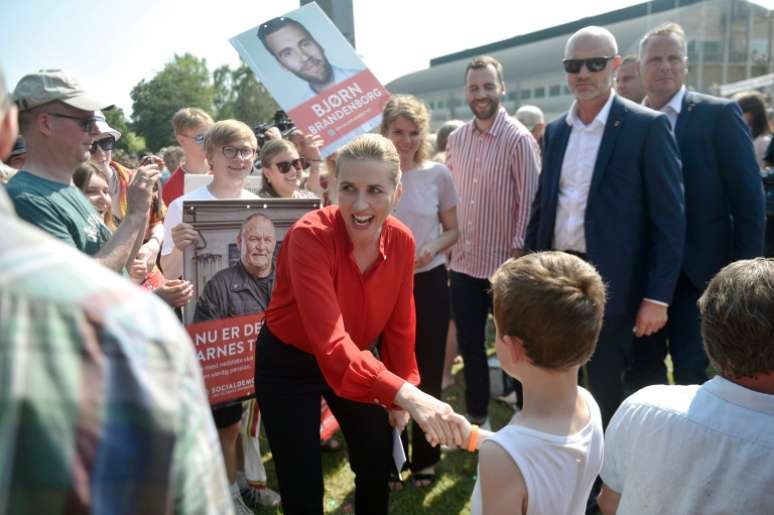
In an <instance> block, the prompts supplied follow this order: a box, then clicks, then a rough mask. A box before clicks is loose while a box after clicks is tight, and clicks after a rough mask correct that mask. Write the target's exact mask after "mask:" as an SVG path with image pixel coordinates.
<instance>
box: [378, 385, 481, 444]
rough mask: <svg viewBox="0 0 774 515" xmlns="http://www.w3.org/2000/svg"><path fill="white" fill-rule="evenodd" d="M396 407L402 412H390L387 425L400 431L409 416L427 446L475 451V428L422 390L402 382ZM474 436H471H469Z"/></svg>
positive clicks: (396, 398)
mask: <svg viewBox="0 0 774 515" xmlns="http://www.w3.org/2000/svg"><path fill="white" fill-rule="evenodd" d="M394 403H395V404H397V405H398V406H400V407H401V408H403V409H402V410H391V411H390V412H389V417H390V425H391V426H392V427H394V428H396V429H398V430H399V431H401V430H403V428H404V427H406V424H408V421H409V417H411V418H413V419H414V421H415V422H416V423H417V424H419V427H421V428H422V431H424V432H425V437H426V438H427V441H428V442H430V445H432V446H434V447H435V446H436V445H449V446H452V445H453V446H456V447H461V448H463V449H465V448H467V449H468V450H469V451H474V450H476V447H477V443H478V442H477V441H475V440H477V436H478V431H477V428H474V427H473V426H471V424H470V422H468V420H467V419H466V418H465V417H463V416H462V415H459V414H457V413H455V412H454V410H453V409H452V407H451V406H449V405H448V404H446V403H445V402H442V401H440V400H438V399H436V398H435V397H433V396H431V395H428V394H426V393H424V392H423V391H421V390H420V389H419V388H417V387H416V386H414V385H412V384H410V383H404V384H403V386H401V388H400V390H398V393H397V395H396V396H395V401H394ZM471 433H473V434H471Z"/></svg>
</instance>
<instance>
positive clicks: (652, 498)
mask: <svg viewBox="0 0 774 515" xmlns="http://www.w3.org/2000/svg"><path fill="white" fill-rule="evenodd" d="M772 428H774V395H768V394H765V393H760V392H756V391H753V390H749V389H747V388H744V387H743V386H740V385H738V384H735V383H732V382H731V381H728V380H727V379H724V378H723V377H720V376H716V377H714V378H713V379H711V380H709V381H707V382H706V383H704V384H703V385H701V386H697V385H692V386H666V385H656V386H649V387H647V388H644V389H642V390H640V391H638V392H637V393H635V394H634V395H632V396H631V397H629V398H628V399H626V400H625V401H624V402H623V404H621V406H620V407H619V408H618V411H616V413H615V415H614V416H613V418H612V420H611V421H610V424H609V425H608V427H607V432H606V433H605V462H604V466H603V467H602V474H601V476H602V480H603V481H604V482H605V484H606V485H607V486H608V487H609V488H611V489H612V490H614V491H615V492H618V493H620V494H621V499H620V502H619V504H618V511H617V512H616V513H618V514H619V515H627V514H637V515H649V514H653V515H657V514H658V515H661V514H663V513H668V514H670V515H695V514H702V515H716V514H730V513H755V514H764V513H766V514H770V513H774V467H773V466H772V463H773V462H774V430H772Z"/></svg>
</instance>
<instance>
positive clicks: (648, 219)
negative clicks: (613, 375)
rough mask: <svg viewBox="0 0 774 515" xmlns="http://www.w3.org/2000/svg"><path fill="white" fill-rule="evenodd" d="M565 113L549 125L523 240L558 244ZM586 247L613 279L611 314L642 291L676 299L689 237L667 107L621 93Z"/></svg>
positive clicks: (543, 246) (598, 168)
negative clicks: (639, 101) (651, 105)
mask: <svg viewBox="0 0 774 515" xmlns="http://www.w3.org/2000/svg"><path fill="white" fill-rule="evenodd" d="M566 117H567V115H566V114H565V115H562V116H560V117H559V119H557V120H554V121H553V122H551V123H550V124H549V125H548V127H547V128H546V132H545V142H546V148H545V154H544V156H543V172H542V173H541V176H540V183H539V186H538V192H537V194H536V196H535V201H534V203H533V206H532V215H531V218H530V223H529V226H528V228H527V237H526V243H525V248H527V249H529V250H536V251H537V250H547V249H551V248H553V238H554V225H555V221H556V208H557V200H558V194H559V178H560V175H561V171H562V162H563V161H564V160H565V159H572V157H573V156H567V155H565V150H566V148H567V141H568V139H569V136H570V131H571V130H572V128H571V127H570V126H569V125H568V124H567V122H566ZM584 229H585V237H586V252H587V255H588V259H589V261H590V262H591V263H592V264H593V265H595V266H596V267H597V270H598V271H599V273H600V274H601V275H602V278H603V279H604V280H605V282H606V283H607V285H608V303H607V307H606V309H605V316H620V315H627V316H631V315H633V314H634V313H635V312H636V309H637V307H638V306H639V304H640V302H641V301H642V299H643V298H650V299H654V300H659V301H663V302H666V303H670V302H671V300H672V294H673V293H674V288H675V284H676V282H677V278H678V276H679V273H680V267H681V264H682V257H683V246H684V240H685V216H684V212H683V192H682V174H681V169H680V158H679V154H678V150H677V145H676V143H675V140H674V138H673V136H672V132H671V130H670V125H669V120H668V119H667V117H666V115H663V114H660V113H657V112H655V111H652V110H650V109H647V108H645V107H642V106H640V105H637V104H635V103H633V102H630V101H628V100H626V99H623V98H621V97H619V96H617V95H616V96H615V98H614V99H613V103H612V105H611V108H610V112H609V115H608V118H607V123H606V124H605V129H604V133H603V136H602V143H601V145H600V147H599V153H598V154H597V160H596V163H595V165H594V174H593V176H592V180H591V186H590V188H589V196H588V203H587V205H586V213H585V222H584Z"/></svg>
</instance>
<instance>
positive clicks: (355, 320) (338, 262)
mask: <svg viewBox="0 0 774 515" xmlns="http://www.w3.org/2000/svg"><path fill="white" fill-rule="evenodd" d="M336 175H337V178H338V180H337V186H338V203H337V205H334V206H328V207H325V208H322V209H319V210H316V211H312V212H310V213H307V214H306V215H304V216H303V217H302V218H301V219H300V220H298V221H297V222H296V223H295V224H294V225H293V227H291V229H290V230H289V231H288V233H287V234H286V236H285V239H284V240H283V244H282V248H281V249H280V253H279V257H278V258H277V276H276V282H275V287H274V291H273V293H272V298H271V302H270V303H269V308H268V309H267V310H266V318H265V321H266V322H265V324H264V325H263V328H262V329H261V333H260V335H259V336H258V342H257V344H256V368H255V385H256V393H257V399H258V404H259V405H260V406H261V410H262V411H263V414H264V418H263V420H264V427H265V428H266V435H267V437H268V439H269V445H270V446H271V449H272V455H273V457H274V462H275V465H276V471H277V477H278V479H279V483H280V492H281V495H282V506H283V512H284V513H285V514H286V515H295V514H308V513H322V511H323V506H322V502H323V490H324V488H323V477H322V469H321V465H320V456H319V448H318V438H319V434H320V433H319V420H320V405H319V398H320V395H322V396H323V397H325V399H326V401H327V402H328V405H329V406H330V408H331V411H332V412H333V414H334V415H335V416H336V419H337V420H338V421H339V425H340V426H341V429H342V432H343V434H344V437H345V439H346V441H347V449H348V451H349V462H350V466H351V468H352V470H353V471H354V473H355V512H356V513H358V514H368V515H386V514H387V509H388V501H389V492H390V490H389V488H388V480H389V475H390V471H391V470H393V469H394V468H395V464H394V462H393V459H392V448H393V441H394V440H393V438H394V435H397V433H395V432H394V430H393V429H391V428H390V423H389V420H390V419H393V418H396V417H398V418H403V417H404V416H407V415H406V413H410V414H411V416H412V417H413V418H414V420H416V421H417V422H419V424H420V425H421V426H422V427H423V429H424V430H425V431H426V432H427V434H428V438H430V439H431V440H433V441H435V442H439V443H447V442H448V443H451V442H452V441H454V440H453V438H455V437H459V438H460V440H461V438H462V437H461V435H460V434H459V427H457V426H456V425H455V422H454V421H452V420H451V419H448V417H450V416H451V414H452V410H451V407H450V406H449V405H448V404H445V403H443V402H441V401H439V400H437V399H435V398H433V397H431V396H429V395H427V394H425V393H423V392H422V391H420V390H419V389H418V388H416V387H415V386H414V385H415V384H417V383H418V382H419V373H418V370H417V364H416V359H415V357H414V330H415V324H414V302H413V283H414V260H415V254H414V238H413V237H412V236H411V232H410V231H409V230H408V228H407V227H406V226H405V225H403V224H402V223H401V222H400V221H398V220H397V219H396V218H394V217H392V216H390V212H391V211H392V209H393V207H394V206H395V204H396V203H397V201H398V199H399V198H400V192H401V188H400V175H401V173H400V158H399V156H398V152H397V151H396V150H395V146H394V145H393V144H392V143H391V142H390V140H388V139H387V138H384V137H382V136H379V135H376V134H366V135H363V136H360V137H359V138H357V139H355V140H354V141H352V142H350V143H348V144H347V145H345V146H344V147H343V148H342V149H340V150H339V153H338V159H337V164H336ZM403 423H404V424H405V421H404V422H403Z"/></svg>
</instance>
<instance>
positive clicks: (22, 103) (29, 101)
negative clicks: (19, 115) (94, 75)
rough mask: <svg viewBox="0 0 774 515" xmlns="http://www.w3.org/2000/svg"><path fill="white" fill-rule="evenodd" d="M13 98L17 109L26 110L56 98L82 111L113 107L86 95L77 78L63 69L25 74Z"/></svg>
mask: <svg viewBox="0 0 774 515" xmlns="http://www.w3.org/2000/svg"><path fill="white" fill-rule="evenodd" d="M13 98H14V100H15V101H16V105H18V106H19V111H27V110H29V109H32V108H34V107H37V106H40V105H43V104H47V103H49V102H54V101H56V100H58V101H60V102H63V103H65V104H67V105H69V106H72V107H75V108H76V109H81V110H83V111H97V110H99V109H109V108H111V107H113V106H112V105H106V104H105V103H104V102H99V101H97V100H95V99H93V98H91V97H89V96H87V95H86V92H85V91H83V88H81V85H80V83H79V82H78V80H77V79H76V78H75V77H74V76H73V75H71V74H70V73H68V72H66V71H64V70H40V71H39V72H38V73H30V74H28V75H25V76H24V77H22V78H21V80H19V83H18V84H17V85H16V89H14V91H13Z"/></svg>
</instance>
